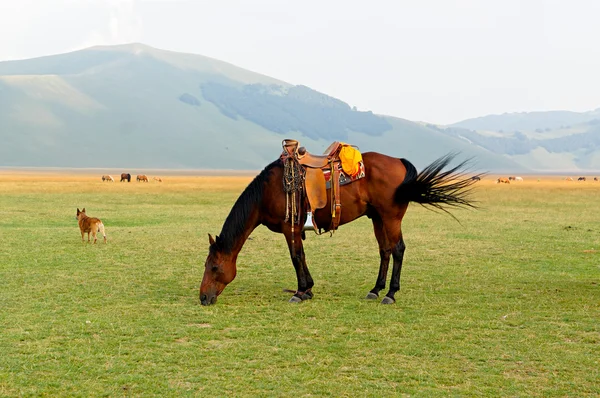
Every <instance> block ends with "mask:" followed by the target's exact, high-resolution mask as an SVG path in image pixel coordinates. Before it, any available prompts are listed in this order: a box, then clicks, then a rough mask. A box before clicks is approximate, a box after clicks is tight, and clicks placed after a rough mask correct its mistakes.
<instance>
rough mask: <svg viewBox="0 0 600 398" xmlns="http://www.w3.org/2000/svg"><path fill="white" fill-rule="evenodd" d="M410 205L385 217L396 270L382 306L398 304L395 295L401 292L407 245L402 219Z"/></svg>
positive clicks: (384, 223)
mask: <svg viewBox="0 0 600 398" xmlns="http://www.w3.org/2000/svg"><path fill="white" fill-rule="evenodd" d="M407 207H408V205H406V206H404V207H403V208H401V209H400V211H399V212H398V213H396V214H394V215H389V216H387V217H386V216H383V217H382V220H383V226H384V230H385V234H386V236H387V240H388V242H389V243H390V244H392V245H393V246H392V247H391V252H392V258H393V259H394V268H393V269H392V277H391V279H390V290H388V292H387V293H386V295H385V297H384V298H383V300H381V304H393V303H395V302H396V299H395V298H394V295H395V294H396V292H397V291H399V290H400V273H401V271H402V261H403V260H404V250H405V249H406V245H405V244H404V239H402V217H403V216H404V213H405V212H406V208H407Z"/></svg>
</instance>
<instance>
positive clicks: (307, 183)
mask: <svg viewBox="0 0 600 398" xmlns="http://www.w3.org/2000/svg"><path fill="white" fill-rule="evenodd" d="M345 145H347V144H343V143H341V142H339V141H335V142H333V143H332V144H331V145H329V147H328V148H327V149H326V150H325V152H324V154H323V155H313V154H311V153H309V152H308V151H307V150H306V148H304V147H300V143H299V142H298V141H296V140H291V139H285V140H283V142H282V146H283V153H282V154H281V160H282V161H283V162H284V164H285V163H286V162H289V163H291V164H294V163H295V164H296V166H300V167H301V172H302V176H301V179H302V185H303V186H302V189H303V190H304V192H305V194H306V198H307V199H308V204H309V208H308V212H309V213H310V212H314V211H315V210H318V209H322V208H324V207H325V206H326V205H327V200H328V196H327V189H328V188H329V189H330V192H329V195H330V199H331V225H330V226H329V230H330V231H335V230H336V229H337V228H338V226H339V225H340V218H341V211H342V205H341V196H340V176H341V175H342V174H343V171H342V167H341V159H340V151H341V150H342V148H343V147H344V146H345ZM325 173H331V174H330V178H329V184H328V183H327V181H326V179H325ZM299 174H300V173H299ZM284 178H286V177H285V176H284ZM293 213H294V211H293V210H292V214H293ZM312 222H313V226H314V229H315V231H318V230H319V227H318V226H317V225H316V222H315V221H314V218H313V219H312ZM292 224H293V220H292ZM321 228H322V227H321Z"/></svg>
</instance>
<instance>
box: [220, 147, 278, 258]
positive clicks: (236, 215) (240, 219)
mask: <svg viewBox="0 0 600 398" xmlns="http://www.w3.org/2000/svg"><path fill="white" fill-rule="evenodd" d="M278 165H281V161H280V160H279V159H278V160H276V161H274V162H272V163H271V164H269V165H268V166H267V167H265V168H264V169H263V171H261V172H260V174H258V175H257V176H256V177H255V178H254V180H252V182H251V183H250V184H248V186H247V187H246V189H245V190H244V192H242V194H241V195H240V197H239V198H237V200H236V201H235V204H234V205H233V207H232V208H231V211H230V212H229V215H228V216H227V218H226V219H225V223H223V228H222V229H221V233H220V234H219V235H218V236H217V237H216V244H215V245H212V246H211V247H210V250H211V251H213V250H219V251H223V252H225V253H230V252H231V250H232V249H233V244H234V243H235V242H236V241H237V239H238V238H239V237H240V236H242V234H243V233H244V231H245V230H246V228H247V226H246V221H247V220H248V217H250V214H251V212H252V210H253V209H254V207H255V206H256V204H257V203H260V202H261V201H262V198H263V193H264V190H265V184H264V183H265V182H266V181H267V180H268V179H269V175H270V174H271V170H272V169H273V168H275V167H277V166H278Z"/></svg>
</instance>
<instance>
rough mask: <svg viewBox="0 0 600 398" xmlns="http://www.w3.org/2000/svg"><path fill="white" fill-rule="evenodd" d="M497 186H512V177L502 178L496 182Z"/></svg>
mask: <svg viewBox="0 0 600 398" xmlns="http://www.w3.org/2000/svg"><path fill="white" fill-rule="evenodd" d="M496 184H510V177H508V178H506V177H500V178H498V179H497V180H496Z"/></svg>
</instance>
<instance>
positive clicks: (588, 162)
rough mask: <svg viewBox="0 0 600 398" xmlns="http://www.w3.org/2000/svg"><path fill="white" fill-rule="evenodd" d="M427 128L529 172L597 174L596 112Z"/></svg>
mask: <svg viewBox="0 0 600 398" xmlns="http://www.w3.org/2000/svg"><path fill="white" fill-rule="evenodd" d="M430 127H431V128H434V129H438V130H439V131H441V132H444V133H445V134H447V135H449V136H451V137H455V138H460V139H463V140H466V141H468V142H470V143H472V144H475V145H477V146H480V147H482V148H485V149H487V150H489V151H490V152H494V153H496V154H499V155H503V156H505V157H508V158H510V159H512V160H514V161H516V162H518V163H519V164H521V165H523V166H524V167H527V168H530V169H534V170H541V171H544V170H546V171H560V170H564V171H586V170H587V171H600V108H599V109H596V110H595V111H590V112H583V113H577V112H566V111H555V112H531V113H514V114H504V115H489V116H485V117H481V118H476V119H469V120H465V121H463V122H459V123H456V124H454V125H452V126H450V127H445V128H440V127H437V126H430Z"/></svg>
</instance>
